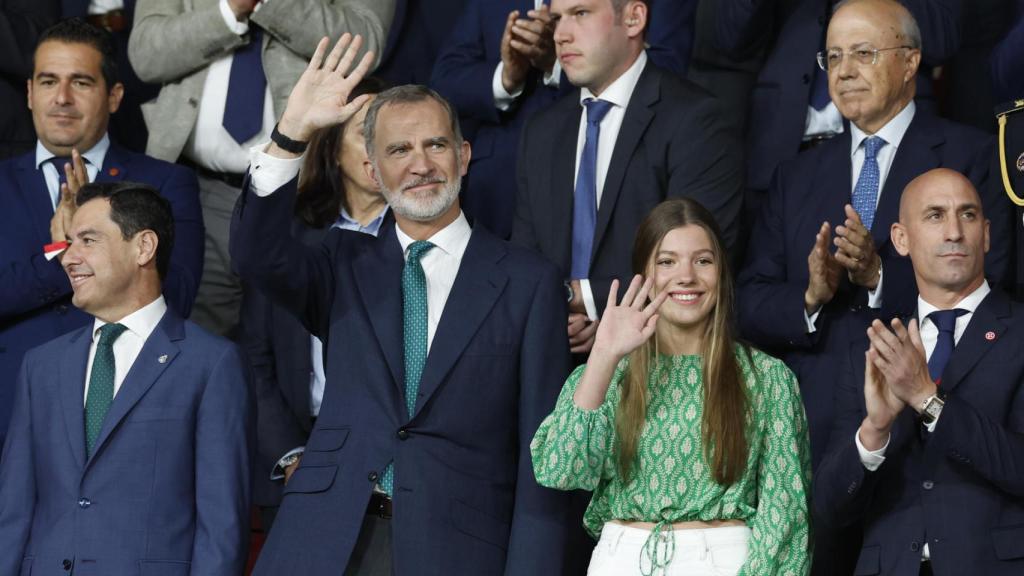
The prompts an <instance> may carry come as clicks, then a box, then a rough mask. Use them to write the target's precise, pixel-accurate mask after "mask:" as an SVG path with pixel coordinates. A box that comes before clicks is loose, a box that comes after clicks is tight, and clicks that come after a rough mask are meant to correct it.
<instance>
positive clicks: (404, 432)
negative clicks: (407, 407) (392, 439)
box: [398, 428, 409, 440]
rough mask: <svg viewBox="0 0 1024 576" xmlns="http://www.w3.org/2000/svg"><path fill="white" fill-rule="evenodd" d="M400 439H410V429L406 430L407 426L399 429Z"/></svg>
mask: <svg viewBox="0 0 1024 576" xmlns="http://www.w3.org/2000/svg"><path fill="white" fill-rule="evenodd" d="M398 439H399V440H408V439H409V431H408V430H406V429H405V428H399V429H398Z"/></svg>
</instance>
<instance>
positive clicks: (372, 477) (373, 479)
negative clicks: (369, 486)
mask: <svg viewBox="0 0 1024 576" xmlns="http://www.w3.org/2000/svg"><path fill="white" fill-rule="evenodd" d="M366 479H367V480H369V481H370V482H376V481H377V473H376V472H370V473H369V474H367V476H366Z"/></svg>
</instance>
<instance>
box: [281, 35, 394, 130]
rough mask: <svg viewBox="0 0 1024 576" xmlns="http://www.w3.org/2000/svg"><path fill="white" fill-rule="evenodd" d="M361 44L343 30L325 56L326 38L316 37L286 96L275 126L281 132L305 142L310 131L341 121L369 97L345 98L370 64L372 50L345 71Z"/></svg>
mask: <svg viewBox="0 0 1024 576" xmlns="http://www.w3.org/2000/svg"><path fill="white" fill-rule="evenodd" d="M362 45H363V39H362V37H361V36H355V37H353V36H352V35H351V34H349V33H347V32H346V33H345V34H343V35H342V37H341V39H340V40H338V43H337V44H335V45H334V49H332V50H331V52H330V54H327V57H326V59H325V58H324V54H326V53H327V46H328V39H327V38H324V39H322V40H320V44H318V45H317V47H316V52H314V53H313V58H311V59H310V61H309V65H308V66H306V71H305V72H303V73H302V76H301V77H300V78H299V81H298V82H297V83H296V84H295V88H293V89H292V93H291V95H289V96H288V105H287V106H286V107H285V110H284V114H283V115H282V116H281V122H280V124H279V125H278V130H279V131H280V132H281V134H283V135H285V136H287V137H288V138H291V139H292V140H298V141H300V142H306V141H308V140H309V138H310V136H312V134H313V132H315V131H317V130H319V129H320V128H325V127H327V126H334V125H336V124H341V123H343V122H345V121H346V120H348V119H349V118H351V117H352V116H353V115H354V114H355V113H356V112H358V111H359V109H360V108H362V107H363V105H364V104H365V103H366V101H367V100H368V99H369V96H367V95H363V96H360V97H358V98H355V99H354V100H352V101H349V94H351V93H352V90H353V89H354V88H355V87H356V84H358V83H359V82H360V81H361V80H362V79H363V76H365V75H366V73H367V72H368V71H369V70H370V65H371V64H372V63H373V58H374V56H373V52H367V53H366V54H364V55H363V57H362V59H361V60H360V61H359V64H358V65H357V66H356V67H355V69H353V70H352V71H351V72H349V69H350V68H351V67H352V63H353V62H355V59H356V54H357V53H358V52H359V48H360V47H361V46H362Z"/></svg>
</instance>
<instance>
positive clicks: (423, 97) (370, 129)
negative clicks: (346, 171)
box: [363, 84, 462, 162]
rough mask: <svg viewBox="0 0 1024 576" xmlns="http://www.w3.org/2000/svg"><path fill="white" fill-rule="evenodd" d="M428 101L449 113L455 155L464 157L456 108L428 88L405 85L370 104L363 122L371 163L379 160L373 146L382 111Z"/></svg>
mask: <svg viewBox="0 0 1024 576" xmlns="http://www.w3.org/2000/svg"><path fill="white" fill-rule="evenodd" d="M428 100H433V101H434V102H437V103H438V104H440V105H441V107H442V108H444V110H445V112H447V113H448V121H449V122H450V123H451V128H452V135H454V137H455V142H454V144H455V154H456V155H457V156H458V157H461V156H462V151H461V146H462V128H460V127H459V115H458V113H456V112H455V107H454V106H452V105H451V103H450V102H448V101H447V100H445V99H444V97H443V96H441V95H440V94H438V93H437V92H434V91H433V90H431V89H430V88H427V87H426V86H422V85H419V84H405V85H402V86H395V87H394V88H391V89H389V90H385V91H383V92H381V93H380V94H378V95H377V98H376V99H374V101H373V102H372V103H371V104H370V108H369V110H367V111H366V120H363V137H364V138H365V139H366V155H367V156H369V157H370V160H371V161H374V162H376V160H377V155H376V153H374V150H373V146H374V140H375V139H376V137H377V114H378V113H379V112H380V109H381V108H383V107H385V106H387V105H388V104H415V103H418V102H425V101H428Z"/></svg>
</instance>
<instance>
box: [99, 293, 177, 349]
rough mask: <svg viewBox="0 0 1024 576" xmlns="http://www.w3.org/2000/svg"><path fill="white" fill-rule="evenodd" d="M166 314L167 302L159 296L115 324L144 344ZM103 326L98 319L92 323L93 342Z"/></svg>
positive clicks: (102, 322) (103, 323)
mask: <svg viewBox="0 0 1024 576" xmlns="http://www.w3.org/2000/svg"><path fill="white" fill-rule="evenodd" d="M166 312H167V302H166V301H165V300H164V297H163V296H162V295H161V296H159V297H157V299H156V300H153V301H152V302H150V303H149V304H146V305H145V306H143V307H142V308H139V309H138V310H136V311H135V312H132V313H131V314H129V315H127V316H125V317H124V318H121V319H120V320H118V321H117V323H118V324H121V325H122V326H124V327H125V328H127V329H128V331H129V332H131V333H132V334H135V335H136V336H138V337H139V339H140V340H142V341H143V342H144V341H145V340H146V339H147V338H149V335H150V334H152V333H153V330H155V329H156V325H157V324H159V323H160V320H161V319H162V318H163V317H164V313H166ZM105 324H107V323H106V322H104V321H103V320H100V319H99V318H96V319H95V320H94V321H93V325H92V339H93V340H94V341H95V340H96V339H97V338H99V333H100V328H102V327H103V326H104V325H105Z"/></svg>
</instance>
